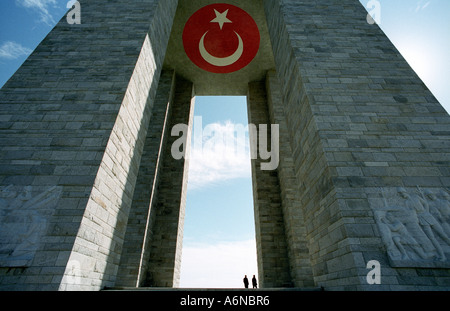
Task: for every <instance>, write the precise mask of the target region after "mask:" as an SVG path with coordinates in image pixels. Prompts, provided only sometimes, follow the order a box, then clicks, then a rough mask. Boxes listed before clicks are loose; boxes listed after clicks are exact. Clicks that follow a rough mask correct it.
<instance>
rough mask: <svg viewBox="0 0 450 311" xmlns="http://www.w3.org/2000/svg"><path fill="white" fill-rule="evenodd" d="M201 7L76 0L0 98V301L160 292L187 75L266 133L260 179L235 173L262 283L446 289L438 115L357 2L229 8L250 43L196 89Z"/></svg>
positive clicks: (166, 272) (172, 257)
mask: <svg viewBox="0 0 450 311" xmlns="http://www.w3.org/2000/svg"><path fill="white" fill-rule="evenodd" d="M212 2H213V1H209V0H196V1H190V0H179V1H177V0H140V1H132V0H109V1H106V0H91V1H83V2H82V12H83V14H82V21H81V22H82V23H81V24H80V25H77V24H74V25H69V24H67V22H66V19H65V18H63V19H62V20H61V21H60V22H59V23H58V25H57V26H56V27H55V28H54V29H53V31H52V32H51V33H50V34H49V35H48V36H47V37H46V38H45V39H44V41H43V42H42V43H41V44H40V45H39V47H38V48H37V49H36V50H35V51H34V52H33V54H32V55H31V56H30V57H29V58H28V59H27V61H26V62H25V63H24V64H23V66H22V67H21V68H20V69H19V70H18V71H17V72H16V74H15V75H14V76H13V77H12V78H11V79H10V80H9V81H8V82H7V83H6V84H5V86H4V87H3V88H2V90H1V91H0V121H1V125H0V223H1V227H0V290H7V289H8V290H58V289H59V290H99V289H102V288H104V287H110V286H115V285H122V286H144V285H145V286H164V287H173V286H175V287H176V286H177V285H178V281H179V272H180V271H179V269H180V260H181V248H182V235H183V220H184V208H185V207H184V202H185V196H186V181H187V169H188V161H184V160H175V159H174V158H173V157H172V156H171V145H172V143H173V142H174V140H175V139H178V137H172V136H171V135H169V132H170V130H171V128H172V126H173V125H175V124H178V123H184V124H187V125H189V126H188V127H187V128H188V132H190V130H191V126H190V122H191V121H192V111H193V102H192V97H193V89H194V88H195V85H194V83H193V82H192V81H199V78H200V80H204V79H207V81H208V85H207V87H203V91H202V92H211V94H209V95H216V94H223V93H224V90H227V92H229V91H230V90H229V87H230V85H236V89H237V90H238V91H236V92H237V93H239V94H241V95H244V94H243V93H242V92H243V91H242V90H248V94H247V95H248V108H249V120H250V122H251V123H254V124H271V123H275V124H278V125H279V129H280V149H279V150H280V155H279V156H280V164H279V167H278V169H277V170H276V171H262V170H260V164H261V161H260V160H254V161H253V162H252V166H253V167H252V174H253V186H254V197H255V202H254V203H255V221H256V236H257V245H258V264H259V269H260V271H259V272H260V274H261V275H260V283H261V285H262V286H263V287H285V286H297V287H310V286H314V287H320V286H322V287H324V288H325V289H326V290H374V289H375V290H377V289H378V290H380V289H381V290H405V289H409V290H418V289H428V290H430V289H449V288H450V270H449V267H450V244H449V241H450V233H449V232H450V228H449V227H448V223H449V219H448V208H449V206H450V205H449V204H450V194H449V190H450V170H449V169H448V167H449V166H450V157H449V155H450V136H449V130H448V129H449V127H450V117H449V115H448V114H447V113H446V112H445V110H444V109H443V108H442V107H441V106H440V104H439V103H438V102H437V101H436V99H435V98H434V97H433V95H432V94H431V93H430V92H429V90H428V89H427V88H426V86H425V85H424V84H423V83H422V82H421V81H420V79H419V78H418V76H417V75H416V74H415V73H414V71H413V70H412V69H411V68H410V67H409V65H408V64H407V62H406V61H405V60H404V59H403V57H402V56H401V55H400V54H399V52H398V51H397V50H396V48H395V47H394V46H393V45H392V43H390V42H389V40H388V39H387V37H386V36H385V35H384V34H383V32H382V31H381V30H380V28H379V27H378V26H377V25H370V24H369V23H367V20H366V17H367V12H366V10H365V9H364V7H363V6H362V5H361V4H360V3H359V1H358V0H316V1H297V0H249V1H245V4H242V6H243V7H244V9H245V10H248V13H249V14H251V15H252V16H253V17H254V19H255V20H257V21H258V27H259V30H260V35H261V48H260V50H259V52H258V55H257V57H255V61H254V62H252V63H250V64H249V65H248V66H247V67H246V68H244V69H242V70H240V71H238V72H236V73H232V74H230V75H229V76H228V75H216V76H214V77H213V76H211V75H210V74H206V73H205V72H204V71H202V70H201V69H199V68H197V67H196V66H195V65H194V64H191V63H190V61H189V60H188V59H187V56H186V55H185V53H184V51H183V50H182V47H181V41H179V40H181V34H182V30H183V26H184V24H185V22H186V20H187V18H189V16H191V15H192V14H193V13H194V12H196V11H197V10H198V9H200V8H201V7H203V6H205V5H207V4H211V3H212ZM223 2H227V3H232V4H234V5H238V6H239V5H240V4H241V3H237V2H236V1H234V0H229V1H228V0H223ZM230 16H231V14H230ZM169 38H170V40H169ZM172 49H174V50H172ZM167 50H171V51H172V52H173V53H172V52H171V53H167V55H168V56H169V57H165V56H166V51H167ZM174 59H176V61H175V60H174ZM185 61H186V62H187V63H186V62H185ZM163 67H164V70H163ZM270 68H271V69H273V70H269V71H268V72H267V70H268V69H270ZM261 70H262V71H263V72H262V74H261ZM230 79H232V80H233V83H232V84H230V83H228V82H229V81H230ZM203 86H204V85H203ZM199 88H200V85H199ZM230 92H231V91H230ZM236 92H232V94H234V95H235V94H236ZM225 93H226V92H225ZM244 93H245V92H244ZM202 95H207V94H204V93H202ZM189 135H190V134H189ZM189 135H188V140H187V141H188V142H190V138H189ZM186 146H187V148H189V144H186ZM372 260H376V261H378V262H379V263H380V265H381V284H379V285H370V284H368V282H367V279H366V276H367V274H368V272H369V270H368V269H367V268H366V266H367V263H368V262H369V261H372Z"/></svg>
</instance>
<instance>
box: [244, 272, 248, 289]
mask: <svg viewBox="0 0 450 311" xmlns="http://www.w3.org/2000/svg"><path fill="white" fill-rule="evenodd" d="M244 286H245V288H248V279H247V275H246V276H245V277H244Z"/></svg>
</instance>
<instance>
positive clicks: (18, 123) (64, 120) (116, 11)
mask: <svg viewBox="0 0 450 311" xmlns="http://www.w3.org/2000/svg"><path fill="white" fill-rule="evenodd" d="M134 4H135V2H134V1H118V0H117V1H116V0H113V1H86V2H83V21H82V24H81V25H68V24H67V22H66V21H65V18H63V19H62V20H61V21H60V22H59V23H58V25H57V26H56V27H55V29H54V30H53V31H52V32H51V33H50V34H49V35H48V36H47V38H45V40H44V41H43V42H42V43H41V44H40V45H39V47H38V48H37V49H36V50H35V51H34V52H33V54H32V55H31V56H30V57H29V58H28V60H27V61H26V62H25V63H24V65H23V66H22V67H21V68H20V69H19V70H18V71H17V73H16V74H15V75H14V77H13V78H11V79H10V80H9V81H8V82H7V83H6V84H5V86H4V87H3V88H2V90H1V93H0V115H1V116H2V120H5V119H8V122H7V124H5V126H2V130H1V132H0V154H1V157H0V165H1V166H2V167H4V168H5V169H2V170H1V176H0V183H1V185H2V187H7V186H9V185H14V186H15V187H18V186H20V185H22V186H30V185H31V186H32V187H33V188H39V187H43V186H52V185H54V186H59V187H62V194H61V197H60V199H59V203H58V206H57V207H56V208H55V211H54V214H53V215H51V216H48V219H47V222H48V224H49V226H48V229H47V230H46V231H45V232H44V233H43V236H42V238H41V239H39V241H38V244H39V245H38V247H37V251H36V252H35V254H34V257H33V258H34V259H33V261H32V263H31V264H30V266H26V267H21V268H20V269H11V267H8V264H4V265H3V267H0V270H1V274H0V288H1V289H40V290H42V289H49V290H56V289H58V288H59V289H70V288H69V287H71V286H73V285H74V284H75V285H76V286H75V287H73V289H96V288H97V289H99V288H101V287H103V286H106V285H113V284H114V281H115V274H116V273H117V266H118V264H119V255H120V251H121V248H122V243H123V234H124V230H125V225H126V222H127V217H128V209H129V205H130V204H131V198H132V195H133V190H134V182H135V179H136V175H137V171H138V167H139V162H140V156H141V153H142V148H143V142H144V138H145V136H146V130H147V124H148V122H149V119H150V112H151V108H152V105H153V98H154V96H155V91H156V86H157V84H158V79H159V75H160V71H161V69H162V62H163V60H164V54H165V49H166V47H167V42H168V38H169V34H170V30H171V26H172V23H171V21H172V20H173V15H174V14H175V10H176V6H177V1H154V0H146V1H140V2H139V4H140V5H139V6H136V5H134ZM56 224H57V225H58V228H59V229H58V230H50V228H55V225H56ZM2 243H7V242H5V241H2ZM5 246H7V245H2V248H3V247H5ZM69 257H70V261H71V264H72V266H70V267H67V263H68V261H69ZM71 271H73V273H74V274H73V275H71ZM64 274H66V277H64V279H63V275H64ZM67 278H69V280H68V281H73V280H74V279H76V281H77V282H75V283H74V282H69V283H70V284H71V285H69V284H68V282H66V281H67Z"/></svg>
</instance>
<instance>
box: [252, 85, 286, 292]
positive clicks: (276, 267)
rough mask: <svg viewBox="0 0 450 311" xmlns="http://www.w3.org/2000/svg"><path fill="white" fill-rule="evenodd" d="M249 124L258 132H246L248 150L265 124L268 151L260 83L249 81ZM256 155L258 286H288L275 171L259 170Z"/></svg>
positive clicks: (264, 99) (264, 98) (263, 93)
mask: <svg viewBox="0 0 450 311" xmlns="http://www.w3.org/2000/svg"><path fill="white" fill-rule="evenodd" d="M247 107H248V119H249V124H254V125H256V127H257V129H258V133H256V134H257V135H256V137H255V135H253V134H255V133H252V131H250V142H251V144H252V146H251V147H252V149H254V150H258V145H259V139H258V138H257V137H259V130H260V127H259V126H260V125H261V124H262V125H267V129H268V131H269V133H268V138H267V141H268V150H271V149H270V148H271V146H270V141H271V133H270V129H271V126H270V125H271V122H270V115H269V110H268V106H267V95H266V89H265V84H264V82H252V83H249V91H248V96H247ZM262 162H265V161H263V160H261V158H260V157H259V152H258V157H257V158H256V159H252V161H251V165H252V184H253V203H254V208H255V230H256V246H257V251H258V274H259V283H260V287H261V288H273V287H291V286H292V282H291V275H290V271H289V258H288V252H287V244H286V236H285V228H284V219H283V210H282V201H281V196H280V193H281V190H280V184H279V181H278V171H277V170H276V169H275V170H261V163H262Z"/></svg>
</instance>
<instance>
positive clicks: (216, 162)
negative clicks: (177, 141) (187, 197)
mask: <svg viewBox="0 0 450 311" xmlns="http://www.w3.org/2000/svg"><path fill="white" fill-rule="evenodd" d="M198 120H199V119H198V118H196V121H195V122H198ZM200 122H201V121H200ZM198 129H199V127H198V126H197V127H195V126H194V141H193V144H192V147H191V154H190V157H189V159H190V161H189V189H199V188H202V187H207V186H209V185H212V184H215V183H218V182H221V181H227V180H231V179H235V178H246V177H250V176H251V171H250V152H249V143H248V136H247V134H246V133H248V132H246V131H245V127H244V125H240V124H234V123H231V122H230V121H227V122H225V123H214V124H209V125H208V126H206V127H205V128H204V129H203V132H200V133H199V132H197V130H198Z"/></svg>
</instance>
